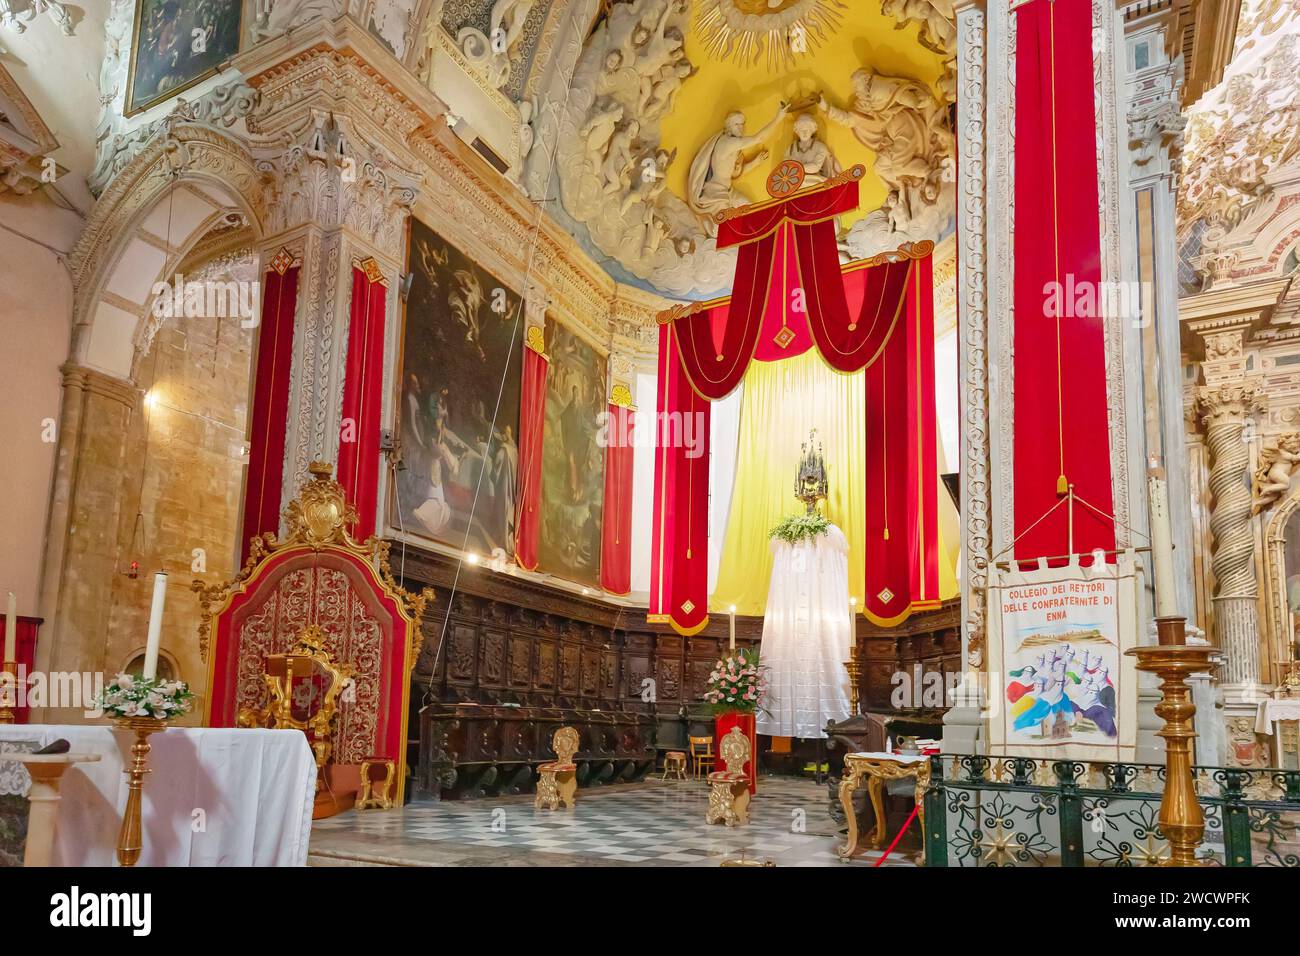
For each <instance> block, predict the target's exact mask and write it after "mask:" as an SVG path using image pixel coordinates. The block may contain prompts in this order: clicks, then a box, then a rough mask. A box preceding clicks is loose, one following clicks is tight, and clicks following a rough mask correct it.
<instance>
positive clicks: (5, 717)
mask: <svg viewBox="0 0 1300 956" xmlns="http://www.w3.org/2000/svg"><path fill="white" fill-rule="evenodd" d="M0 675H3V676H0V724H12V723H14V722H15V721H16V720H17V715H16V714H15V710H16V708H17V706H18V663H17V662H16V661H5V663H4V664H0Z"/></svg>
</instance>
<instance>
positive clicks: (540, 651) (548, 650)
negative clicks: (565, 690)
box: [537, 641, 555, 690]
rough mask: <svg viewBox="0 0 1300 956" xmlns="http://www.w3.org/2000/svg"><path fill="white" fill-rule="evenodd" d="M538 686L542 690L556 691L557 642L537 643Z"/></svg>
mask: <svg viewBox="0 0 1300 956" xmlns="http://www.w3.org/2000/svg"><path fill="white" fill-rule="evenodd" d="M537 686H538V688H540V689H542V690H554V689H555V642H554V641H538V643H537Z"/></svg>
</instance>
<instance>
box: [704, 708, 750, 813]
mask: <svg viewBox="0 0 1300 956" xmlns="http://www.w3.org/2000/svg"><path fill="white" fill-rule="evenodd" d="M732 727H739V728H740V732H741V733H742V734H744V735H745V736H746V737H748V738H749V759H748V760H747V761H745V774H746V776H748V777H749V792H750V793H758V736H757V734H756V733H755V732H754V715H753V714H744V713H741V712H740V711H738V710H732V711H728V712H727V713H725V714H719V715H718V716H717V719H716V720H715V721H714V733H715V734H716V736H715V737H714V740H713V751H714V753H715V754H717V761H716V763H715V768H716V769H718V770H721V769H722V738H723V737H725V736H726V735H727V734H729V733H731V728H732Z"/></svg>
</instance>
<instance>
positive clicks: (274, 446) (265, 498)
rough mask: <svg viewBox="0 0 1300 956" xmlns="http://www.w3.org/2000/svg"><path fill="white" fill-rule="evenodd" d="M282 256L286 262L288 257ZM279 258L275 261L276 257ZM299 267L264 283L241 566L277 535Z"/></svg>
mask: <svg viewBox="0 0 1300 956" xmlns="http://www.w3.org/2000/svg"><path fill="white" fill-rule="evenodd" d="M280 256H283V257H287V256H288V253H287V252H283V251H282V252H281V253H280ZM277 258H279V256H278V257H277ZM300 271H301V270H300V269H299V267H298V266H292V267H288V268H285V269H284V271H283V272H281V271H279V269H277V268H275V267H274V266H272V268H269V269H267V270H266V275H265V277H264V280H263V283H262V319H261V322H260V324H259V326H258V330H257V358H256V359H255V360H254V363H253V404H252V408H251V409H250V410H249V430H248V474H247V478H246V480H245V482H244V517H243V525H242V528H241V530H240V563H241V564H242V563H243V561H244V559H245V558H247V557H248V549H249V544H250V542H251V541H252V539H253V538H255V537H257V536H258V535H260V534H263V533H264V532H268V531H269V532H271V533H272V534H274V533H276V532H277V531H279V529H280V486H281V483H282V481H283V477H284V433H285V428H286V426H287V424H288V417H289V370H290V368H291V367H292V365H293V319H294V314H295V312H296V310H297V306H298V274H299V272H300Z"/></svg>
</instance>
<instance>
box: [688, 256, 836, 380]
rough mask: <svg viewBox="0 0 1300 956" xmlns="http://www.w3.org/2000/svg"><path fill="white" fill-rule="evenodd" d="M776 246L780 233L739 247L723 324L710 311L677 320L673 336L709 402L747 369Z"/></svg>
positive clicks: (760, 317)
mask: <svg viewBox="0 0 1300 956" xmlns="http://www.w3.org/2000/svg"><path fill="white" fill-rule="evenodd" d="M776 249H777V233H776V231H773V232H771V233H768V234H767V235H765V236H763V237H761V238H759V239H757V240H755V241H754V242H750V243H747V244H746V245H743V246H741V247H740V252H739V254H738V256H737V259H736V279H735V283H734V285H733V286H732V291H731V301H730V303H729V304H728V307H727V315H726V321H725V322H717V321H715V317H714V316H713V315H712V312H711V310H710V311H700V312H694V313H691V314H688V315H684V316H682V317H681V318H679V319H677V320H676V321H675V322H674V323H673V325H674V326H675V327H676V329H675V334H674V335H673V339H674V341H676V343H677V351H678V353H679V354H680V359H681V363H682V365H683V366H684V368H685V371H686V374H687V376H688V377H689V379H690V383H691V384H692V385H693V386H694V387H695V390H696V391H698V392H699V393H700V394H701V395H702V396H704V397H705V398H707V399H709V400H711V401H716V400H717V399H719V398H724V397H726V396H727V395H729V394H731V392H732V391H733V390H734V389H735V387H736V386H737V385H739V384H740V380H741V379H742V378H744V377H745V369H747V368H749V360H750V359H751V358H752V357H753V355H754V348H755V347H756V346H757V344H758V334H759V332H760V331H761V329H762V325H763V315H764V313H765V312H766V311H767V303H768V294H769V288H770V286H771V280H772V264H773V259H774V257H775V255H776ZM836 261H837V262H838V261H839V260H838V258H837V259H836Z"/></svg>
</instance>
